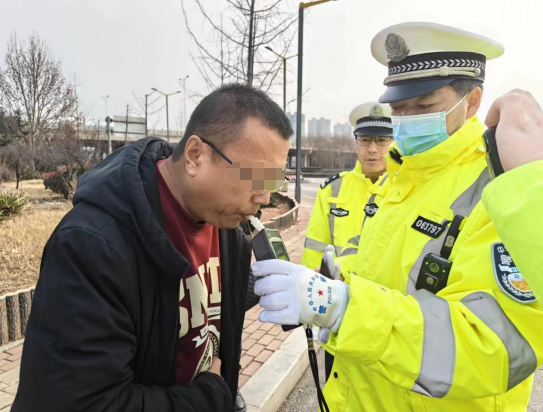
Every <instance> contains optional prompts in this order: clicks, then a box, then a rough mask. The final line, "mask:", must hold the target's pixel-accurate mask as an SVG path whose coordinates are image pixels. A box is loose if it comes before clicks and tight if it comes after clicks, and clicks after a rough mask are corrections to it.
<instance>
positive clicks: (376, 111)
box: [370, 104, 384, 119]
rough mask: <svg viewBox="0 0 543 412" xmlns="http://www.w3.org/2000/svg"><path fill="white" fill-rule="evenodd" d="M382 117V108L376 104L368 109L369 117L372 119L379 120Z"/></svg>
mask: <svg viewBox="0 0 543 412" xmlns="http://www.w3.org/2000/svg"><path fill="white" fill-rule="evenodd" d="M383 116H384V113H383V108H382V107H381V106H379V105H378V104H374V105H373V106H372V107H371V109H370V117H372V118H374V119H380V118H381V117H383Z"/></svg>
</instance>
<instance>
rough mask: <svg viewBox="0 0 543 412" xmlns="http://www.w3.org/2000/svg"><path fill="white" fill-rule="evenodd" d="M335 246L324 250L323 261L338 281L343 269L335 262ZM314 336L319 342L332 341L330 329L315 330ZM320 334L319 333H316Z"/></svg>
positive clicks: (329, 246)
mask: <svg viewBox="0 0 543 412" xmlns="http://www.w3.org/2000/svg"><path fill="white" fill-rule="evenodd" d="M334 251H335V249H334V246H332V245H328V246H326V248H325V249H324V255H323V256H322V261H323V262H324V264H325V265H326V266H327V267H328V272H330V274H331V275H332V277H333V278H334V280H338V279H339V278H340V277H341V267H340V264H339V263H336V262H335V261H334ZM314 329H316V330H314V331H313V336H315V337H316V338H315V339H316V340H317V342H321V343H328V341H329V340H330V329H328V328H320V329H317V328H314ZM316 332H318V333H316Z"/></svg>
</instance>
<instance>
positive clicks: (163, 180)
mask: <svg viewBox="0 0 543 412" xmlns="http://www.w3.org/2000/svg"><path fill="white" fill-rule="evenodd" d="M291 134H292V129H291V127H290V124H289V121H288V119H287V118H286V117H285V115H284V114H283V112H282V111H281V109H280V108H279V107H278V106H277V105H276V104H275V103H274V102H272V101H271V100H270V99H269V98H268V97H267V96H266V95H265V94H264V93H262V92H260V91H256V90H254V89H252V88H249V87H246V86H241V85H229V86H225V87H222V88H221V89H218V90H216V91H215V92H213V93H212V94H210V95H209V96H207V97H206V98H205V99H203V101H202V102H201V103H200V105H198V107H197V108H196V109H195V111H194V113H193V115H192V116H191V119H190V121H189V123H188V125H187V130H186V133H185V136H184V137H183V139H182V141H181V143H180V144H178V145H177V147H176V148H175V149H174V148H173V147H172V146H170V145H169V144H167V143H165V142H164V141H162V140H159V139H153V138H145V139H142V140H139V141H137V142H135V143H133V144H131V145H128V146H126V147H124V148H123V149H120V150H118V151H117V152H115V153H114V154H112V155H111V156H109V157H108V158H107V159H105V160H104V161H102V162H101V163H99V164H98V165H96V166H95V167H94V168H93V169H92V170H90V171H89V172H88V173H86V174H85V175H84V176H83V177H82V178H81V180H80V181H79V184H78V187H77V190H76V193H75V196H74V200H73V204H74V208H73V209H72V210H71V211H70V212H69V213H68V214H67V215H66V216H65V217H64V219H63V220H62V221H61V222H60V224H59V225H58V227H57V228H56V229H55V231H54V233H53V234H52V236H51V238H50V239H49V241H48V243H47V245H46V246H45V249H44V253H43V258H42V263H41V269H40V277H39V280H38V284H37V287H36V292H35V297H34V301H33V308H32V313H31V315H30V319H29V323H28V328H27V332H26V339H25V344H24V349H23V356H22V362H21V376H20V384H19V390H18V393H17V397H16V399H15V403H14V405H13V408H12V411H14V412H33V411H45V412H64V411H69V412H73V411H149V412H151V411H152V412H170V411H175V412H177V411H179V412H181V411H183V412H186V411H213V412H215V411H232V410H233V408H234V398H235V396H236V390H237V383H238V374H239V357H240V351H241V333H242V329H243V320H244V304H245V298H246V293H247V281H248V276H249V271H250V259H251V249H250V245H249V243H248V241H247V237H246V236H245V235H244V234H243V233H242V232H241V230H240V229H239V227H238V225H239V223H240V222H242V221H247V220H248V217H249V216H250V215H253V214H255V213H256V212H257V211H258V209H259V207H260V205H262V204H267V203H268V202H269V198H270V191H271V190H273V189H274V188H275V187H273V182H272V181H273V176H275V177H277V176H279V175H281V173H282V170H281V166H279V165H283V164H284V160H285V158H286V155H287V151H288V138H289V136H290V135H291ZM270 165H276V168H277V169H276V170H272V171H271V173H270ZM251 173H252V175H251ZM250 175H251V176H250ZM272 175H273V176H272ZM270 176H272V177H270ZM270 182H272V183H270ZM275 183H277V181H275ZM221 362H222V363H221Z"/></svg>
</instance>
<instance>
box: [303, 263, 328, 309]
mask: <svg viewBox="0 0 543 412" xmlns="http://www.w3.org/2000/svg"><path fill="white" fill-rule="evenodd" d="M327 282H328V281H327V280H326V278H324V277H322V276H320V275H319V274H317V273H315V274H314V275H313V276H312V277H311V278H310V280H309V287H308V288H307V304H308V306H310V307H311V309H312V310H313V312H316V313H318V314H319V315H325V314H326V311H327V310H328V307H329V306H330V305H331V304H332V288H331V287H330V286H328V285H327Z"/></svg>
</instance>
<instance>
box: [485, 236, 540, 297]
mask: <svg viewBox="0 0 543 412" xmlns="http://www.w3.org/2000/svg"><path fill="white" fill-rule="evenodd" d="M492 266H493V268H494V277H495V278H496V282H497V283H498V285H499V286H500V288H501V290H502V291H503V292H504V293H505V294H506V295H507V296H509V297H510V298H511V299H514V300H516V301H517V302H520V303H532V302H535V301H536V299H535V296H534V294H533V293H532V288H530V286H529V285H528V283H526V281H525V280H524V277H523V276H522V274H521V273H520V271H519V270H518V268H517V266H516V265H515V262H513V258H512V257H511V255H510V254H509V251H508V250H507V248H506V247H505V245H504V244H503V243H494V244H493V245H492Z"/></svg>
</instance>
